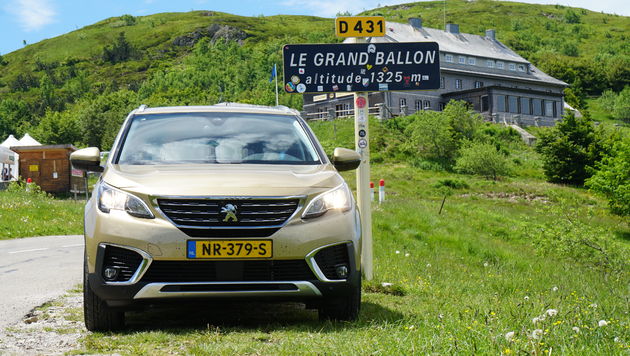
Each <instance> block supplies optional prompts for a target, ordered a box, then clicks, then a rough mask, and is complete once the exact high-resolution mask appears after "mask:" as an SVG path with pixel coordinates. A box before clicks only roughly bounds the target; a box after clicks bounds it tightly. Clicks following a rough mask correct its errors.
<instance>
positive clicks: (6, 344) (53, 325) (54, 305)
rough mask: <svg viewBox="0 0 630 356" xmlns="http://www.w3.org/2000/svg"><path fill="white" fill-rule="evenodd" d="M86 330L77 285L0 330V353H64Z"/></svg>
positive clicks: (73, 345)
mask: <svg viewBox="0 0 630 356" xmlns="http://www.w3.org/2000/svg"><path fill="white" fill-rule="evenodd" d="M86 334H87V330H86V329H85V326H84V324H83V297H82V294H81V291H80V290H79V289H76V290H72V291H70V292H68V293H67V294H66V295H64V296H62V297H59V298H57V299H55V300H53V301H51V302H47V303H45V304H43V305H41V306H39V307H37V308H35V309H33V310H31V311H30V312H29V313H28V314H26V315H25V316H24V317H23V319H22V320H21V321H19V322H17V323H15V324H12V325H10V326H9V327H6V328H5V329H4V330H0V355H16V356H17V355H63V354H65V353H66V352H68V351H72V350H76V349H77V348H78V345H79V339H80V338H81V337H83V336H85V335H86Z"/></svg>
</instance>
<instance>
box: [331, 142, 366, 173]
mask: <svg viewBox="0 0 630 356" xmlns="http://www.w3.org/2000/svg"><path fill="white" fill-rule="evenodd" d="M332 161H333V165H334V166H335V168H337V170H338V171H349V170H352V169H356V168H357V167H359V165H360V164H361V156H360V155H359V154H358V153H357V152H356V151H353V150H349V149H347V148H341V147H337V148H335V151H334V152H333V159H332Z"/></svg>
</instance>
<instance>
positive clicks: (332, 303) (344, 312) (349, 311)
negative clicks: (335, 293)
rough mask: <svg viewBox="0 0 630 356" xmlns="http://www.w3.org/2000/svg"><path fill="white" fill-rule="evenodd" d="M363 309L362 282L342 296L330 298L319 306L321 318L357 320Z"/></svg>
mask: <svg viewBox="0 0 630 356" xmlns="http://www.w3.org/2000/svg"><path fill="white" fill-rule="evenodd" d="M360 309H361V282H360V281H359V284H358V286H357V287H354V288H352V291H351V292H350V293H349V294H348V295H345V296H342V297H334V298H329V299H327V300H325V301H323V303H322V304H321V306H320V307H319V319H320V320H337V321H355V320H357V319H358V318H359V310H360Z"/></svg>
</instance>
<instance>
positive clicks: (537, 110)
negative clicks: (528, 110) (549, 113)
mask: <svg viewBox="0 0 630 356" xmlns="http://www.w3.org/2000/svg"><path fill="white" fill-rule="evenodd" d="M532 112H533V113H534V115H536V116H541V115H542V114H543V107H542V100H540V99H532Z"/></svg>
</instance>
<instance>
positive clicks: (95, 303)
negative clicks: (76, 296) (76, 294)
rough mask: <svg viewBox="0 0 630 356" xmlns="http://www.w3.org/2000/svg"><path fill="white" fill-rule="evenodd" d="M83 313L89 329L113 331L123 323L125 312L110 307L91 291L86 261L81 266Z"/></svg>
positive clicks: (120, 327)
mask: <svg viewBox="0 0 630 356" xmlns="http://www.w3.org/2000/svg"><path fill="white" fill-rule="evenodd" d="M83 314H84V320H85V327H86V328H87V329H88V330H89V331H113V330H119V329H122V328H123V326H124V325H125V313H124V312H123V311H120V310H114V309H112V308H110V307H109V306H108V305H107V303H106V302H105V301H104V300H102V299H101V298H99V297H98V295H96V293H94V291H92V288H91V287H90V282H89V280H88V272H87V262H86V264H85V265H84V267H83Z"/></svg>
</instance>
